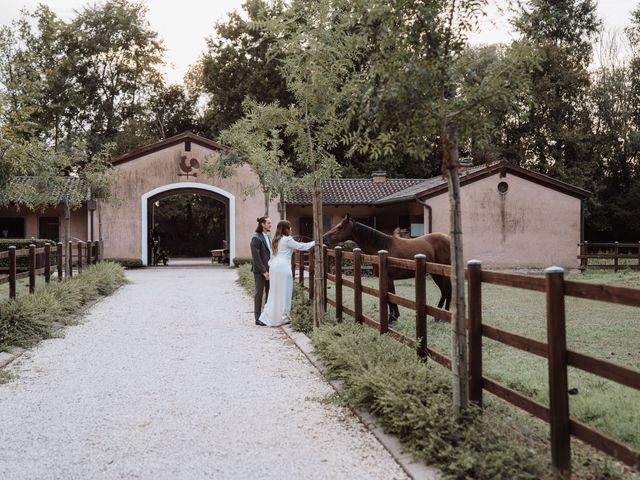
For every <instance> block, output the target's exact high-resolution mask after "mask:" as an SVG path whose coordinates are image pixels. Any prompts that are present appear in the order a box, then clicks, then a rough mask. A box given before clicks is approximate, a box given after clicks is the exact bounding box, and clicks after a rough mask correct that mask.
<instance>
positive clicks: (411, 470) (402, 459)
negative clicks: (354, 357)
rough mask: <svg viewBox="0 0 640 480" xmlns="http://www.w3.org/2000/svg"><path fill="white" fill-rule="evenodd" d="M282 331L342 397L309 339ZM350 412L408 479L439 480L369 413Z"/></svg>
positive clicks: (341, 386) (339, 385) (289, 330)
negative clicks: (404, 451)
mask: <svg viewBox="0 0 640 480" xmlns="http://www.w3.org/2000/svg"><path fill="white" fill-rule="evenodd" d="M282 330H283V331H284V332H285V333H286V334H287V336H288V337H289V338H290V339H291V340H292V341H293V343H295V345H296V346H297V347H298V348H299V349H300V351H301V352H302V353H304V355H305V356H306V357H307V358H308V359H309V361H310V362H311V363H312V364H313V366H314V367H316V368H317V369H318V371H319V372H320V373H321V374H322V376H323V377H325V380H326V381H327V382H329V384H330V385H331V386H332V387H333V389H334V390H335V391H336V392H337V393H338V395H340V396H341V397H342V396H343V392H344V384H343V382H340V381H335V380H330V379H329V378H328V376H327V371H328V369H327V367H326V366H325V365H324V364H323V363H322V360H320V358H319V357H318V355H316V353H315V350H314V348H313V343H312V342H311V339H310V338H309V337H307V336H306V335H305V334H304V333H301V332H297V331H295V330H293V329H292V328H291V326H289V325H284V326H283V327H282ZM349 408H350V409H351V411H353V413H355V415H356V416H357V417H358V418H359V419H360V421H361V422H362V424H363V425H364V426H365V427H366V428H367V430H369V431H370V432H371V433H372V434H373V435H374V436H375V437H376V438H377V439H378V441H379V442H380V443H381V444H382V446H383V447H384V448H385V449H386V450H387V451H388V452H389V453H390V454H391V456H392V457H393V458H394V460H395V461H396V462H397V463H398V465H400V467H402V469H403V470H404V471H405V473H406V474H407V475H409V477H411V478H412V479H414V480H418V479H419V480H438V479H439V478H440V472H439V471H438V470H437V469H436V468H435V467H430V466H428V465H425V464H424V463H420V462H415V461H414V460H413V457H412V455H411V454H408V453H403V452H402V446H401V445H400V441H399V440H398V438H397V437H396V436H395V435H389V434H388V433H385V432H384V430H383V428H382V427H381V426H380V425H378V423H377V421H376V419H375V417H374V416H373V415H371V414H370V413H369V412H367V411H365V410H363V409H361V408H356V407H353V406H349Z"/></svg>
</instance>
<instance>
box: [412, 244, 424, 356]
mask: <svg viewBox="0 0 640 480" xmlns="http://www.w3.org/2000/svg"><path fill="white" fill-rule="evenodd" d="M414 258H415V259H416V345H417V350H416V353H417V354H418V357H420V358H422V359H424V360H426V359H427V267H426V262H427V256H426V255H425V254H424V253H417V254H416V255H415V256H414Z"/></svg>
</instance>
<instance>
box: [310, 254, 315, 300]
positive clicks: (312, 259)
mask: <svg viewBox="0 0 640 480" xmlns="http://www.w3.org/2000/svg"><path fill="white" fill-rule="evenodd" d="M315 256H316V254H315V252H314V249H313V248H312V249H311V250H309V300H312V299H313V296H314V295H315V290H316V282H315V281H314V278H315V275H316V262H315Z"/></svg>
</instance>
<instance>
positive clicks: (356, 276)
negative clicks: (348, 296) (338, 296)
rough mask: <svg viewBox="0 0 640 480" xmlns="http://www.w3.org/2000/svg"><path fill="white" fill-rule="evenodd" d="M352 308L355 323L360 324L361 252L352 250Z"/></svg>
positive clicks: (357, 249) (355, 249)
mask: <svg viewBox="0 0 640 480" xmlns="http://www.w3.org/2000/svg"><path fill="white" fill-rule="evenodd" d="M353 283H354V285H355V288H354V289H353V306H354V316H355V321H356V322H358V323H359V324H362V250H361V249H359V248H354V249H353Z"/></svg>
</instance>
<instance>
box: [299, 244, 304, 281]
mask: <svg viewBox="0 0 640 480" xmlns="http://www.w3.org/2000/svg"><path fill="white" fill-rule="evenodd" d="M298 261H299V262H300V264H299V265H298V282H300V286H301V287H304V252H303V251H302V250H298Z"/></svg>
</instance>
